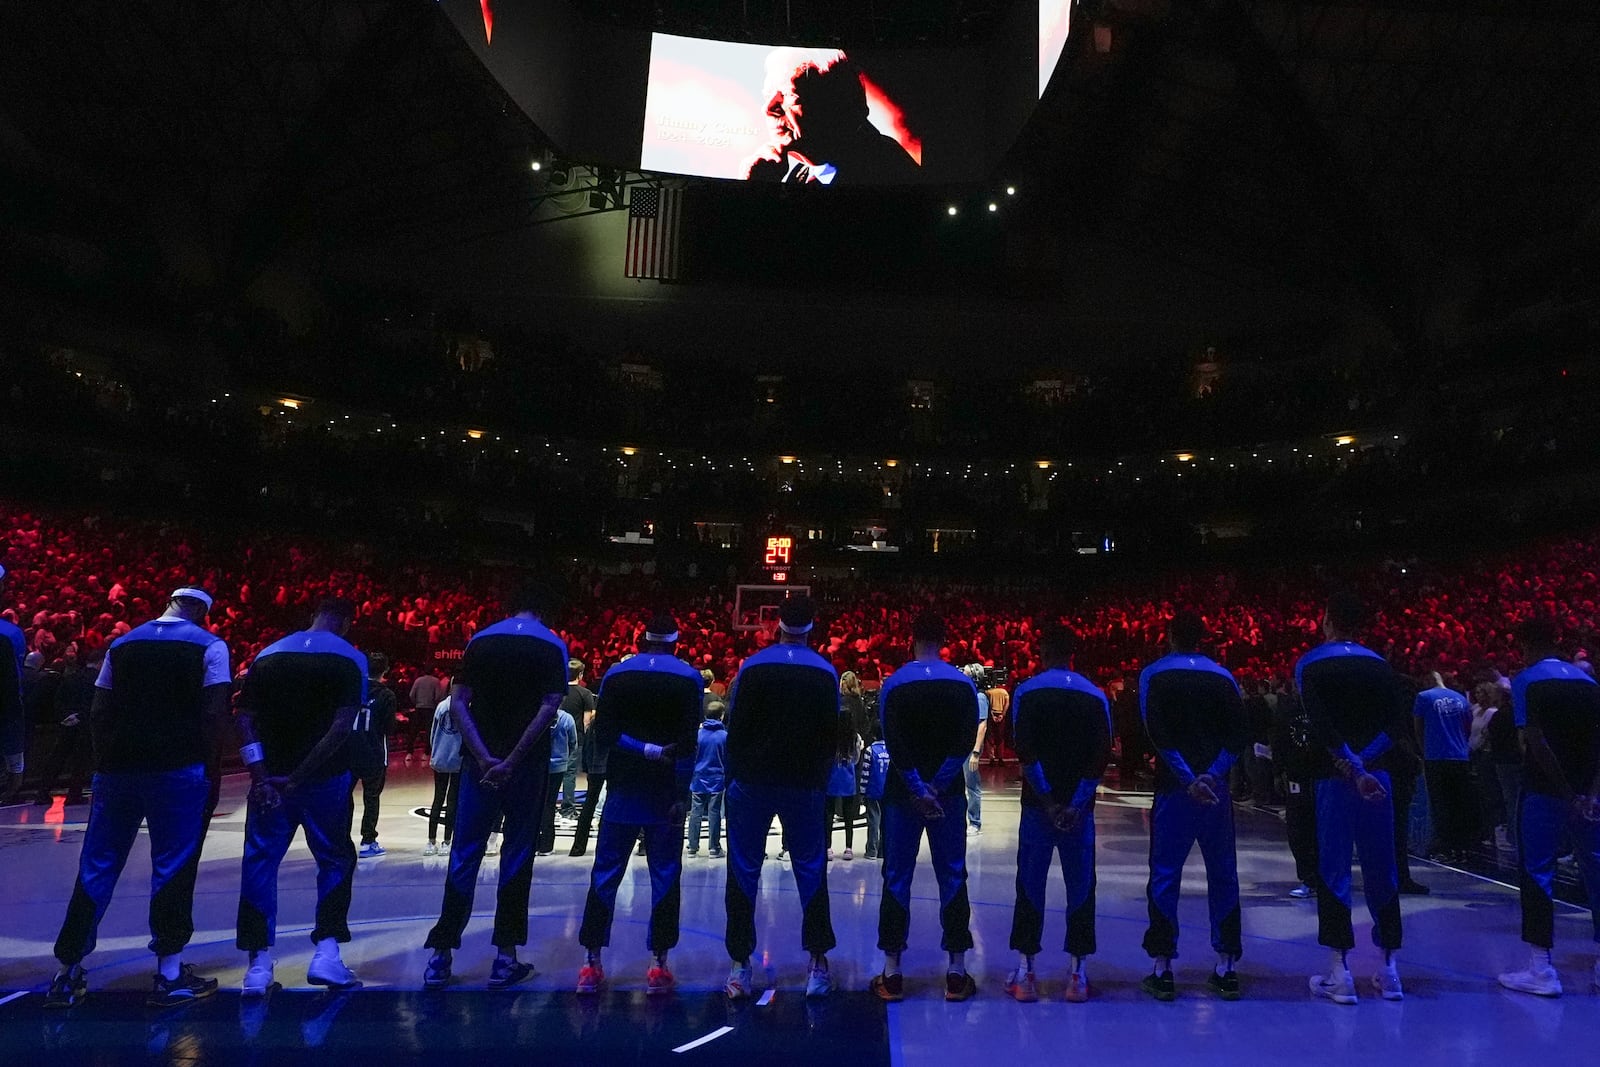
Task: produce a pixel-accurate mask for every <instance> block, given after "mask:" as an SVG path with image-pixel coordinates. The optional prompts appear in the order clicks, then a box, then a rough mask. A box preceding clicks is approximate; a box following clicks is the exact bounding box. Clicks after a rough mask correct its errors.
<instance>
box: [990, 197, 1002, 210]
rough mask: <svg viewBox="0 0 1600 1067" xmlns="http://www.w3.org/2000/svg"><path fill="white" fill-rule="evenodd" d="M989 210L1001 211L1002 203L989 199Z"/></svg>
mask: <svg viewBox="0 0 1600 1067" xmlns="http://www.w3.org/2000/svg"><path fill="white" fill-rule="evenodd" d="M989 210H990V211H999V210H1000V205H999V204H997V203H995V202H994V201H993V200H991V201H989Z"/></svg>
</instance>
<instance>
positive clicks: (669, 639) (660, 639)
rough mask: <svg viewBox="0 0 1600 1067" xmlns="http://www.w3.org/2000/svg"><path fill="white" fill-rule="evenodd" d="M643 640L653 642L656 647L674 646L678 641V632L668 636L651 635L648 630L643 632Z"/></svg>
mask: <svg viewBox="0 0 1600 1067" xmlns="http://www.w3.org/2000/svg"><path fill="white" fill-rule="evenodd" d="M644 639H645V640H646V641H654V642H655V643H656V644H658V645H671V644H676V643H677V640H678V631H676V630H674V631H672V632H671V633H670V634H653V633H651V632H650V631H649V630H646V631H645V632H644Z"/></svg>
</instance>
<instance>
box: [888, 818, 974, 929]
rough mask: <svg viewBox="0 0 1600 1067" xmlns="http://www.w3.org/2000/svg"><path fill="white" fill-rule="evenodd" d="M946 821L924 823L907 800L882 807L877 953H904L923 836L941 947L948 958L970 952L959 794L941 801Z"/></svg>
mask: <svg viewBox="0 0 1600 1067" xmlns="http://www.w3.org/2000/svg"><path fill="white" fill-rule="evenodd" d="M939 803H940V804H941V805H943V807H944V815H943V816H942V817H941V818H939V819H937V820H936V821H934V822H931V823H930V822H924V821H923V818H922V816H920V815H918V814H917V811H916V809H915V808H913V807H912V806H911V802H910V801H909V800H893V801H889V800H886V801H884V804H883V900H882V902H881V903H880V904H879V906H878V947H879V948H880V949H882V950H883V951H884V952H904V951H905V948H906V936H907V935H908V934H909V933H910V931H911V879H912V876H913V875H915V874H916V871H917V853H918V852H919V851H921V849H922V835H923V833H924V832H926V833H927V835H928V852H929V853H930V855H931V856H932V859H933V875H934V877H935V878H936V879H937V880H938V882H939V926H940V928H941V930H942V935H943V936H942V937H941V939H940V945H941V946H942V947H943V948H944V950H945V951H946V952H965V951H966V950H967V949H969V948H971V947H972V905H971V903H970V902H969V901H968V900H967V804H966V797H965V796H963V795H962V794H961V793H955V794H953V795H946V796H942V797H940V798H939Z"/></svg>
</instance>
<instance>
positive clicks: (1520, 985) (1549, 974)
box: [1500, 964, 1600, 997]
mask: <svg viewBox="0 0 1600 1067" xmlns="http://www.w3.org/2000/svg"><path fill="white" fill-rule="evenodd" d="M1596 977H1597V978H1600V971H1597V972H1596ZM1500 984H1501V985H1503V986H1505V987H1506V988H1507V989H1514V990H1516V991H1517V992H1518V993H1532V994H1533V995H1534V996H1536V997H1559V996H1560V995H1561V976H1560V975H1559V974H1557V973H1556V969H1555V968H1554V967H1535V966H1534V965H1532V964H1529V965H1528V966H1527V967H1526V968H1525V969H1523V970H1520V971H1507V972H1506V973H1505V974H1502V975H1501V976H1500Z"/></svg>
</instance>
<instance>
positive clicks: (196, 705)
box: [92, 615, 233, 773]
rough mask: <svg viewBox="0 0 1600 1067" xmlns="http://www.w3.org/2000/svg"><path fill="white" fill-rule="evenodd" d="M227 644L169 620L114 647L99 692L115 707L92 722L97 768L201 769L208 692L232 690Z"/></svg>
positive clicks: (116, 770)
mask: <svg viewBox="0 0 1600 1067" xmlns="http://www.w3.org/2000/svg"><path fill="white" fill-rule="evenodd" d="M232 681H233V678H232V676H231V674H230V672H229V670H228V646H227V645H225V644H223V642H222V638H220V637H218V636H217V635H216V634H214V633H212V632H211V631H210V630H207V629H205V628H203V627H200V626H197V625H195V624H194V623H192V622H190V621H189V620H187V619H183V618H179V617H177V616H174V615H164V616H162V617H161V618H159V619H155V620H153V621H151V622H147V623H145V624H144V625H143V626H139V627H135V628H134V629H132V630H129V631H128V632H127V633H125V634H123V635H122V636H121V637H119V638H117V639H116V640H115V641H113V642H111V648H110V650H109V651H108V652H107V653H106V658H105V662H103V663H102V664H101V665H100V676H99V678H97V679H96V680H95V686H96V687H97V688H100V689H107V690H110V697H109V704H110V707H109V709H108V710H107V712H106V714H105V715H103V716H101V717H99V718H97V719H96V720H95V722H94V723H93V724H92V727H93V730H94V750H95V755H96V757H97V758H98V761H99V768H100V770H102V771H106V772H110V773H140V772H146V771H172V770H177V769H179V768H181V767H191V766H194V765H196V764H203V763H206V762H208V761H209V760H210V759H212V758H213V756H214V753H212V752H210V751H208V750H207V748H206V726H205V722H204V719H203V715H204V712H205V690H206V689H208V688H209V687H211V686H214V685H224V686H225V685H228V684H229V683H230V682H232Z"/></svg>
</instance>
